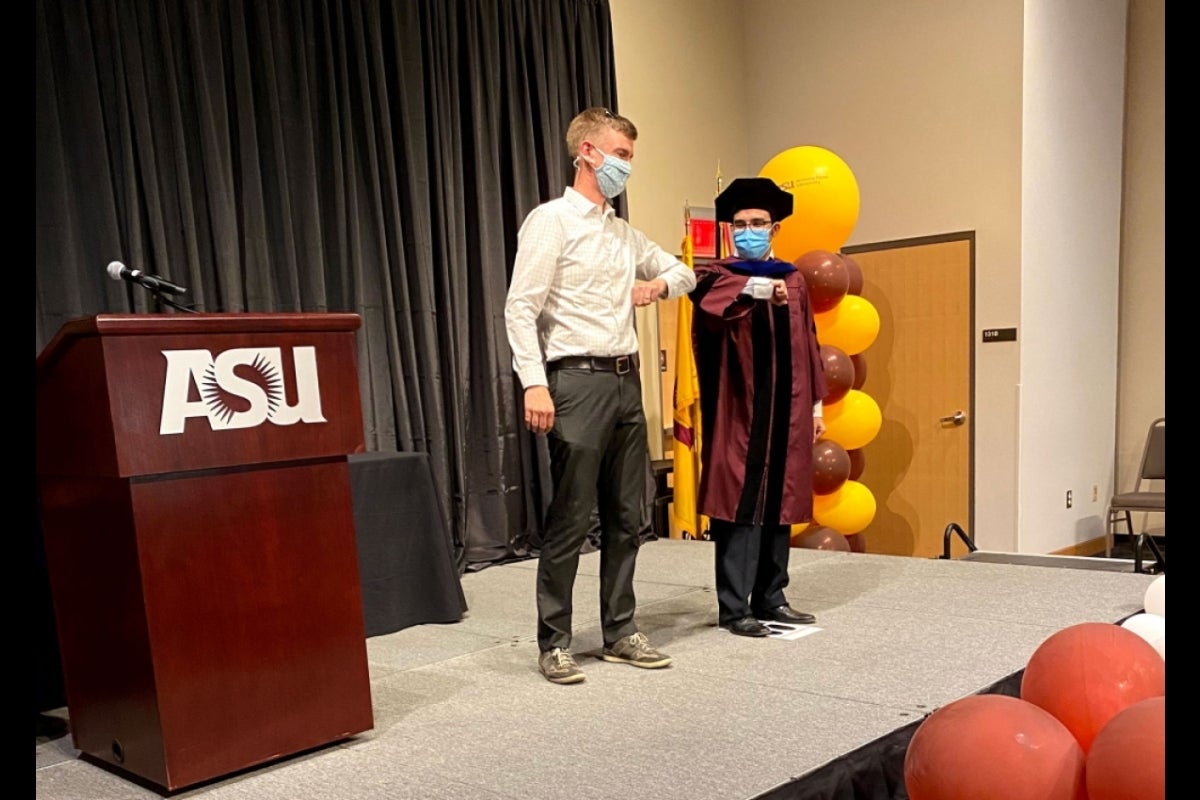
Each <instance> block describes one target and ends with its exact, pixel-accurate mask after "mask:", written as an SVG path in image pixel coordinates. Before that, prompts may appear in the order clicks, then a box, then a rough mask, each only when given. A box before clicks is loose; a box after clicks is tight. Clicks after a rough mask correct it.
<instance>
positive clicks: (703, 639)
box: [36, 540, 1155, 800]
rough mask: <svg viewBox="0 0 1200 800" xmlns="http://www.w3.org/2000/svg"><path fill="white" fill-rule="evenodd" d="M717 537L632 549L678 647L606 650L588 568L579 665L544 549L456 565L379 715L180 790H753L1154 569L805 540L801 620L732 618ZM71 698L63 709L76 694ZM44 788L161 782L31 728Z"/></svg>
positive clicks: (643, 614)
mask: <svg viewBox="0 0 1200 800" xmlns="http://www.w3.org/2000/svg"><path fill="white" fill-rule="evenodd" d="M712 548H713V546H712V544H711V543H708V542H684V541H676V540H659V541H653V542H649V543H647V544H646V545H644V546H643V548H642V552H641V556H640V558H639V562H638V574H637V578H638V580H637V591H638V599H639V608H640V611H639V615H638V618H639V624H640V626H641V628H642V630H643V631H645V632H646V633H647V635H648V636H649V637H650V639H651V641H652V642H653V643H654V644H655V645H656V646H658V647H659V648H660V649H662V650H664V651H665V652H667V653H669V654H670V655H672V656H674V658H675V663H674V665H673V666H671V667H669V668H667V669H662V670H642V669H637V668H635V667H631V666H628V665H624V664H610V663H607V662H603V661H600V660H599V659H598V658H595V656H596V655H597V654H598V652H599V648H600V647H601V644H602V642H601V639H600V632H599V628H598V624H597V620H598V617H599V611H598V603H597V599H596V595H597V591H598V580H597V575H598V572H599V566H600V561H599V554H598V553H590V554H588V555H585V556H584V557H583V559H582V561H581V565H580V575H579V579H578V580H577V582H576V587H575V604H576V612H575V626H576V637H575V648H574V649H575V650H576V652H577V653H578V654H579V656H580V662H581V665H582V666H583V668H584V670H585V671H586V673H587V680H586V681H585V682H584V683H581V684H576V685H571V686H558V685H554V684H550V683H548V682H546V681H545V680H544V679H543V678H542V677H541V676H540V674H539V673H538V671H537V664H536V660H537V645H536V642H535V638H534V635H533V634H534V578H535V575H536V563H535V562H533V561H525V562H520V563H515V564H507V565H503V566H496V567H491V568H488V569H486V570H483V571H481V572H478V573H470V574H467V575H464V576H463V578H462V582H463V590H464V592H465V594H466V597H467V601H468V603H469V605H470V611H469V613H468V616H467V618H466V619H464V620H463V621H462V622H459V623H454V624H449V625H423V626H417V627H413V628H407V629H405V630H402V631H398V632H396V633H393V634H388V635H385V636H377V637H374V638H371V639H368V640H367V650H368V657H369V660H370V671H371V684H372V697H373V704H374V710H375V727H374V729H373V730H372V731H370V732H368V733H365V734H362V735H359V736H357V737H355V738H353V739H351V740H347V741H345V742H342V743H338V744H335V745H330V746H328V747H325V748H322V749H320V750H318V751H315V752H311V753H306V754H302V755H299V756H295V757H292V758H288V759H285V760H283V761H280V762H278V763H274V764H270V765H266V766H263V767H260V768H258V769H254V770H250V771H247V772H245V773H242V774H238V775H234V776H230V777H227V778H225V779H222V780H218V781H215V782H212V783H209V784H205V785H203V786H200V787H197V788H193V789H189V790H184V791H181V792H177V793H176V794H175V795H173V797H180V798H186V797H204V798H211V800H224V799H225V798H229V799H230V800H233V799H234V798H238V799H250V798H253V799H254V800H264V798H280V799H281V800H283V799H284V798H287V799H288V800H297V799H299V798H303V799H306V800H347V798H356V799H361V800H401V799H402V798H437V799H438V800H441V799H442V798H446V799H448V800H457V799H459V798H462V799H464V800H466V799H468V798H469V799H470V800H526V798H531V797H552V798H559V797H570V798H573V799H574V800H582V799H583V798H597V799H600V798H603V799H604V800H608V799H609V798H618V797H625V796H639V797H649V798H655V800H744V799H745V798H753V797H757V796H759V795H761V794H763V793H766V792H768V791H770V790H771V789H772V788H774V787H777V786H779V785H781V784H785V783H787V782H789V781H791V780H792V779H793V778H795V777H797V776H802V775H805V774H807V773H809V772H812V771H814V770H817V769H819V768H820V767H822V766H823V765H825V764H827V763H829V762H830V761H832V760H834V759H836V758H838V757H839V756H841V755H843V754H845V753H847V752H848V751H851V750H854V749H856V748H858V747H860V746H862V745H865V744H868V743H870V742H872V741H874V740H876V739H878V738H880V737H883V736H885V735H887V734H889V733H892V732H893V731H896V730H897V729H899V728H902V727H904V726H907V725H909V724H911V723H913V722H914V721H917V720H920V719H921V718H922V717H923V716H924V715H926V714H928V713H930V712H931V711H933V710H934V709H936V708H938V707H939V706H941V705H944V704H946V703H949V702H952V701H954V700H956V699H958V698H960V697H964V696H966V695H969V694H974V693H977V692H980V691H983V690H985V689H987V688H988V687H990V686H992V685H994V684H995V683H996V682H998V681H1000V680H1002V679H1004V678H1006V677H1008V676H1010V675H1013V674H1014V673H1016V672H1018V671H1020V670H1021V669H1023V668H1024V667H1025V665H1026V663H1027V662H1028V660H1029V657H1030V656H1031V655H1032V654H1033V652H1034V650H1035V649H1036V648H1037V646H1038V645H1039V644H1040V643H1041V642H1042V641H1044V640H1045V639H1046V637H1048V636H1049V635H1050V634H1052V633H1054V632H1055V631H1058V630H1060V629H1062V628H1064V627H1066V626H1069V625H1073V624H1076V623H1079V622H1090V621H1101V622H1119V621H1120V620H1122V619H1124V618H1125V617H1127V616H1129V615H1131V614H1134V613H1137V612H1138V611H1141V610H1142V604H1143V598H1144V596H1145V591H1146V589H1147V587H1148V586H1149V585H1150V583H1151V582H1152V581H1153V580H1154V578H1155V576H1153V575H1145V574H1137V573H1133V572H1132V571H1128V572H1116V571H1110V570H1101V569H1070V568H1068V569H1062V568H1056V567H1052V566H1035V565H1024V564H1005V563H991V562H987V561H968V560H963V561H944V560H934V559H917V558H903V557H898V556H881V555H870V554H861V553H842V552H827V551H819V550H802V549H794V550H793V551H792V558H791V569H790V575H791V586H790V587H789V589H788V598H789V600H790V601H791V603H792V605H793V606H795V607H796V608H798V609H802V610H805V611H811V612H813V613H815V614H816V615H817V624H816V625H815V626H811V627H812V628H813V630H812V632H811V633H808V634H807V635H804V636H801V637H799V638H782V637H781V638H774V637H772V638H767V639H747V638H743V637H738V636H733V635H731V634H729V633H727V632H725V631H722V630H720V629H718V628H717V627H716V599H715V595H714V593H713V581H712V572H713V569H712V558H713V549H712ZM54 713H58V714H61V715H64V716H65V715H66V709H60V710H59V711H58V712H54ZM36 792H37V795H36V796H37V797H38V798H40V799H41V800H110V799H112V800H116V799H117V798H121V799H125V798H129V799H132V798H155V797H160V796H162V795H161V794H159V793H156V792H154V791H153V790H151V789H147V788H144V787H143V786H141V785H138V784H136V783H133V782H130V781H128V780H126V779H124V778H121V777H118V776H117V775H115V774H113V773H111V772H109V771H107V770H105V769H103V768H101V767H98V766H95V765H93V764H91V763H89V762H87V761H84V760H82V759H80V758H79V756H78V752H77V751H75V750H74V749H73V748H72V747H71V738H70V736H69V735H68V736H64V737H62V738H58V739H54V740H52V741H49V742H45V743H40V744H38V745H37V759H36Z"/></svg>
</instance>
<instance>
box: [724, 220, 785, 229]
mask: <svg viewBox="0 0 1200 800" xmlns="http://www.w3.org/2000/svg"><path fill="white" fill-rule="evenodd" d="M774 224H775V223H774V222H771V220H769V219H752V220H749V221H747V220H741V219H735V220H734V221H733V222H731V223H729V227H731V228H733V229H734V230H735V231H744V230H746V228H749V229H750V230H753V231H765V230H769V229H770V228H771V226H772V225H774Z"/></svg>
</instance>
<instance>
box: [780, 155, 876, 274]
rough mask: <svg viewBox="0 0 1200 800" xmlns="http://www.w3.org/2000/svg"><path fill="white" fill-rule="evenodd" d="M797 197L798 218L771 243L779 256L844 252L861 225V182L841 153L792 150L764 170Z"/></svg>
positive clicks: (789, 257)
mask: <svg viewBox="0 0 1200 800" xmlns="http://www.w3.org/2000/svg"><path fill="white" fill-rule="evenodd" d="M758 174H759V177H762V178H770V179H771V180H773V181H775V183H777V184H778V185H779V188H781V189H783V190H784V191H785V192H790V193H791V194H792V196H793V197H794V198H795V201H794V204H793V209H792V215H791V216H790V217H788V218H787V219H785V220H783V221H782V222H781V223H780V224H779V233H777V234H776V235H775V238H774V239H773V240H772V241H771V246H772V248H774V250H775V255H776V256H778V257H779V258H782V259H784V260H786V261H795V260H796V259H797V258H799V257H800V256H802V255H803V254H805V253H807V252H808V251H810V250H828V251H829V252H831V253H836V252H837V251H838V250H839V249H841V247H842V245H844V244H845V243H846V240H847V239H849V238H850V234H851V233H852V232H853V231H854V225H855V224H856V223H857V222H858V203H859V197H858V181H856V180H855V179H854V173H853V172H851V171H850V167H849V166H848V165H847V164H846V162H845V161H843V160H842V159H841V158H840V157H839V156H838V155H837V154H836V153H833V152H831V151H829V150H826V149H825V148H823V147H815V146H812V145H803V146H801V147H792V148H789V149H787V150H784V151H783V152H781V153H779V154H777V155H776V156H774V157H773V158H772V159H771V160H770V161H768V162H767V163H766V164H765V165H764V166H763V168H762V169H761V170H760V171H759V173H758Z"/></svg>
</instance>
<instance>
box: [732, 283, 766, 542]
mask: <svg viewBox="0 0 1200 800" xmlns="http://www.w3.org/2000/svg"><path fill="white" fill-rule="evenodd" d="M769 309H770V305H769V304H767V303H761V304H759V306H758V307H757V308H755V309H754V311H753V313H752V314H751V324H750V336H751V339H752V341H753V352H754V356H753V358H754V364H753V366H752V367H751V368H752V369H753V370H754V374H753V376H752V377H753V387H754V388H753V391H754V397H753V398H749V400H750V406H751V411H750V442H749V447H748V448H747V451H746V481H745V486H744V487H743V489H742V497H741V499H740V500H739V501H738V510H737V521H738V522H748V523H754V524H758V523H760V522H761V518H760V517H759V513H758V512H759V511H760V510H761V504H760V503H759V497H760V492H761V491H762V490H763V488H764V486H763V470H764V469H765V468H766V465H767V453H768V445H769V442H768V440H767V437H768V435H769V433H770V428H771V404H772V401H773V396H772V395H773V393H772V390H771V377H772V372H773V370H772V362H773V360H774V356H773V353H772V351H773V350H774V348H773V347H772V342H771V339H772V332H771V328H772V325H771V317H770V313H769Z"/></svg>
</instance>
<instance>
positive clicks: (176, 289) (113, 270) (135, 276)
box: [108, 261, 187, 294]
mask: <svg viewBox="0 0 1200 800" xmlns="http://www.w3.org/2000/svg"><path fill="white" fill-rule="evenodd" d="M108 277H110V278H112V279H113V280H114V281H121V280H125V281H129V282H130V283H136V284H138V285H139V286H144V287H145V288H147V289H149V290H150V291H152V292H156V293H157V292H162V293H163V294H187V287H186V286H180V285H179V284H177V283H171V282H170V281H169V280H167V279H166V278H160V277H158V276H157V275H147V274H146V273H144V272H142V271H141V270H140V269H130V268H129V267H127V266H125V265H124V264H122V263H121V262H120V261H112V262H110V263H109V265H108Z"/></svg>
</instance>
